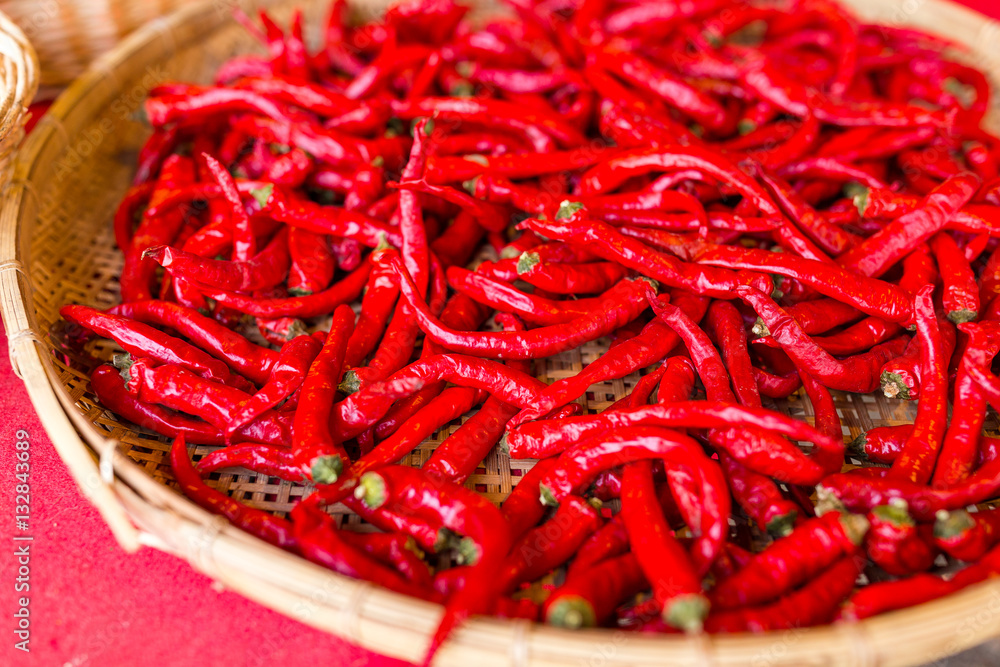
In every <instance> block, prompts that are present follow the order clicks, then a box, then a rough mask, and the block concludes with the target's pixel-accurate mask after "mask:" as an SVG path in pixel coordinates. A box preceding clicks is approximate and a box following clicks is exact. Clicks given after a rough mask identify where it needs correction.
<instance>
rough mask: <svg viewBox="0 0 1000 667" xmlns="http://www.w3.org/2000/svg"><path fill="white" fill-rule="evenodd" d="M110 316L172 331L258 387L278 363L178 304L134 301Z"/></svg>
mask: <svg viewBox="0 0 1000 667" xmlns="http://www.w3.org/2000/svg"><path fill="white" fill-rule="evenodd" d="M107 312H108V313H109V314H112V315H120V316H122V317H127V318H129V319H132V320H136V321H138V322H142V323H144V324H151V325H156V326H159V327H167V328H170V329H173V330H175V331H176V332H177V333H179V334H181V335H182V336H184V337H185V338H187V339H188V340H190V341H191V342H193V343H194V344H196V345H198V346H199V347H200V348H201V349H203V350H205V351H206V352H208V353H210V354H212V355H213V356H215V357H216V358H218V359H220V360H222V361H224V362H225V363H226V364H227V365H228V366H229V367H230V368H231V369H232V370H234V371H236V372H237V373H239V374H240V375H243V376H245V377H247V378H248V379H250V380H251V381H252V382H255V383H257V384H262V383H264V382H266V381H267V378H268V375H269V374H270V372H271V368H272V367H273V366H274V363H275V361H277V359H278V354H277V353H276V352H275V351H274V350H269V349H268V348H266V347H261V346H259V345H255V344H254V343H252V342H250V341H249V340H247V339H246V338H244V337H243V336H241V335H240V334H238V333H236V332H234V331H232V330H230V329H227V328H226V327H224V326H222V325H221V324H219V323H218V322H216V321H215V320H213V319H212V318H210V317H205V316H204V315H202V314H201V313H199V312H198V311H196V310H193V309H191V308H185V307H184V306H181V305H178V304H175V303H169V302H167V301H156V300H149V301H132V302H130V303H123V304H119V305H117V306H114V307H113V308H109V309H108V311H107ZM197 444H204V443H197Z"/></svg>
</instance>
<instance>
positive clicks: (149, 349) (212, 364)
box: [59, 306, 246, 386]
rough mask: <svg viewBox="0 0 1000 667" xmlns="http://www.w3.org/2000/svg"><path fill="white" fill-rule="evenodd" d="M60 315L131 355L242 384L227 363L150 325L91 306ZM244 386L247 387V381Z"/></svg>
mask: <svg viewBox="0 0 1000 667" xmlns="http://www.w3.org/2000/svg"><path fill="white" fill-rule="evenodd" d="M59 314H60V315H61V316H62V317H63V318H64V319H65V320H67V321H69V322H72V323H74V324H77V325H79V326H81V327H83V328H85V329H88V330H90V331H93V332H94V333H96V334H98V335H100V336H103V337H105V338H110V339H112V340H113V341H115V342H116V343H118V344H119V345H120V346H121V347H122V349H124V350H125V351H126V352H127V353H129V354H131V355H134V356H136V357H149V358H150V359H155V360H156V361H158V362H159V363H161V364H173V365H176V366H179V367H181V368H186V369H187V370H189V371H191V372H192V373H197V374H198V375H200V376H202V377H204V378H206V379H209V380H214V381H216V382H224V383H229V384H234V385H235V384H238V383H236V382H235V381H234V376H232V374H231V373H230V372H229V369H228V368H227V367H226V365H225V364H224V363H223V362H221V361H219V360H218V359H215V358H213V357H212V356H211V355H209V354H208V353H207V352H204V351H202V350H200V349H198V348H197V347H195V346H194V345H191V344H190V343H188V342H185V341H183V340H181V339H180V338H175V337H174V336H170V335H169V334H165V333H163V332H162V331H160V330H158V329H154V328H153V327H151V326H149V325H148V324H143V323H142V322H138V321H135V320H131V319H129V318H127V317H124V316H121V315H114V314H111V313H103V312H101V311H99V310H96V309H94V308H89V307H87V306H63V307H62V308H60V309H59ZM182 333H183V332H182ZM242 386H246V385H245V381H244V384H243V385H242Z"/></svg>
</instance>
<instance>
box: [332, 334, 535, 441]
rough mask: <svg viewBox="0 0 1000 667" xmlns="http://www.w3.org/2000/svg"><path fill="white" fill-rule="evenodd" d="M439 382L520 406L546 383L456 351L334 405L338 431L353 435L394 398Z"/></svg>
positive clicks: (425, 361) (414, 365)
mask: <svg viewBox="0 0 1000 667" xmlns="http://www.w3.org/2000/svg"><path fill="white" fill-rule="evenodd" d="M439 381H445V382H452V383H454V384H457V385H459V386H463V387H475V388H476V389H482V390H484V391H487V392H489V393H490V394H492V395H494V396H497V397H498V398H500V399H501V400H502V401H504V402H505V403H510V404H512V405H517V406H519V407H524V406H526V405H530V404H531V403H532V401H533V400H534V397H535V395H536V394H537V393H538V391H539V390H540V389H541V388H543V387H544V386H545V385H544V383H542V382H541V381H539V380H536V379H535V378H533V377H531V376H530V375H527V374H525V373H521V372H519V371H516V370H514V369H511V368H508V367H506V366H504V365H503V364H499V363H497V362H495V361H488V360H486V359H477V358H475V357H467V356H463V355H457V354H442V355H436V356H432V357H427V358H425V359H421V360H420V361H417V362H414V363H412V364H410V365H409V366H407V367H405V368H403V369H402V370H400V371H398V372H396V373H394V374H393V375H391V376H389V378H387V379H386V380H385V381H383V382H375V383H372V384H370V385H368V386H366V387H364V388H362V389H361V390H360V391H358V392H356V393H353V394H351V395H350V396H348V397H347V398H345V399H344V400H343V401H341V402H340V403H338V404H337V405H336V406H334V415H333V420H334V422H335V423H336V432H338V433H340V434H341V435H343V437H344V438H351V437H354V436H356V435H357V434H358V433H360V432H361V431H363V430H365V429H366V428H368V427H369V426H371V425H372V424H374V423H375V422H377V421H378V420H379V419H381V418H382V417H383V416H384V415H385V413H386V412H387V411H388V409H389V408H390V407H391V406H392V404H393V403H394V402H395V401H397V400H399V399H401V398H405V397H406V396H409V395H411V394H413V393H415V392H417V391H419V390H420V388H421V387H423V386H426V385H427V384H430V383H431V382H439Z"/></svg>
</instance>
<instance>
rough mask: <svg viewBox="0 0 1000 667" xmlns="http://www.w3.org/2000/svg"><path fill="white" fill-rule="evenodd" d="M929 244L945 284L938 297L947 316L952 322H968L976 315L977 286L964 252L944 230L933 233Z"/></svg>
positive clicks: (977, 304)
mask: <svg viewBox="0 0 1000 667" xmlns="http://www.w3.org/2000/svg"><path fill="white" fill-rule="evenodd" d="M930 246H931V250H932V251H933V252H934V258H935V260H936V261H937V265H938V270H939V271H940V272H941V280H942V282H943V284H944V291H943V292H942V295H941V299H942V301H943V302H944V308H945V311H946V312H947V313H948V319H949V320H951V321H952V322H954V323H955V324H961V323H962V322H971V321H972V320H974V319H976V317H977V316H978V315H979V288H978V286H977V285H976V277H975V274H973V272H972V268H971V267H970V266H969V262H968V260H966V259H965V254H964V253H963V252H962V251H961V250H959V248H958V245H956V243H955V241H954V239H952V238H951V236H949V235H948V234H946V233H940V232H939V233H938V234H935V235H934V236H932V237H931V239H930Z"/></svg>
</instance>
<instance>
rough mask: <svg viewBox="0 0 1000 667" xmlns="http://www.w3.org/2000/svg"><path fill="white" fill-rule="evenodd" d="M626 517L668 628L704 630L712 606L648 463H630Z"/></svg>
mask: <svg viewBox="0 0 1000 667" xmlns="http://www.w3.org/2000/svg"><path fill="white" fill-rule="evenodd" d="M623 487H624V493H623V495H622V515H623V517H624V520H625V529H626V530H627V531H628V534H629V542H630V544H631V546H632V552H633V553H634V554H635V556H636V559H637V560H638V561H639V565H640V567H641V568H642V570H643V573H644V574H645V575H646V579H647V580H648V581H650V582H651V583H652V584H653V595H654V597H655V599H656V601H657V603H658V605H659V607H660V609H661V613H662V615H663V618H664V620H666V621H667V623H668V624H670V625H673V626H674V627H678V628H681V629H684V630H688V631H692V630H697V629H699V628H700V627H701V623H702V620H703V619H704V617H705V615H706V614H707V613H708V604H707V600H706V599H705V597H704V595H703V594H702V591H701V578H700V577H699V576H698V573H697V572H696V571H695V567H694V564H693V563H692V562H691V559H690V558H689V557H688V554H687V553H686V552H685V551H684V548H683V547H682V546H681V545H680V543H679V542H678V541H677V539H676V538H675V537H674V535H673V533H672V531H671V530H670V526H669V525H668V523H667V521H666V519H665V517H664V516H663V510H662V509H661V508H660V503H659V502H658V501H657V498H656V489H655V483H654V481H653V467H652V463H651V462H650V461H648V460H645V461H635V462H632V463H628V464H626V465H625V471H624V477H623Z"/></svg>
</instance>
